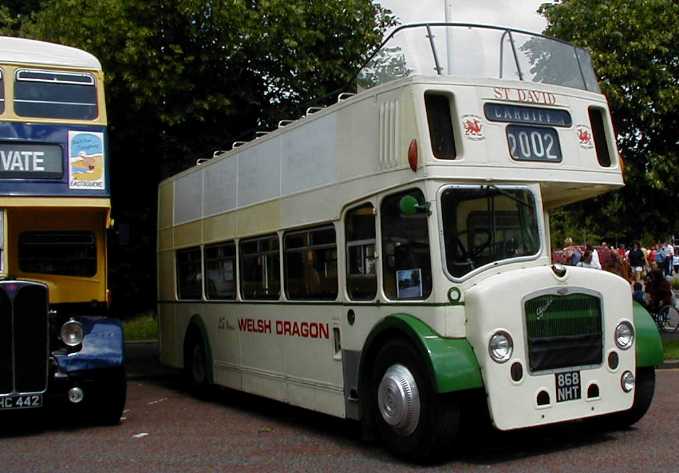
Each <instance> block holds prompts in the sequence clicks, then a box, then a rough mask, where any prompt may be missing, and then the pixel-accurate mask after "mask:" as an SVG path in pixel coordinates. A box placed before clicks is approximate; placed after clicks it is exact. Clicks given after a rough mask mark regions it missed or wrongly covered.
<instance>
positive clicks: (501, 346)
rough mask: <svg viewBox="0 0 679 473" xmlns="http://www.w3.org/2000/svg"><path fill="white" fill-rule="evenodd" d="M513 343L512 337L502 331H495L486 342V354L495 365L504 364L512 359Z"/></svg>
mask: <svg viewBox="0 0 679 473" xmlns="http://www.w3.org/2000/svg"><path fill="white" fill-rule="evenodd" d="M512 351H514V342H513V341H512V336H511V335H509V334H508V333H507V332H505V331H504V330H500V331H497V332H495V333H494V334H493V336H492V337H490V341H489V342H488V353H489V354H490V357H491V358H492V359H493V360H494V361H496V362H497V363H504V362H505V361H507V360H509V359H510V358H511V357H512Z"/></svg>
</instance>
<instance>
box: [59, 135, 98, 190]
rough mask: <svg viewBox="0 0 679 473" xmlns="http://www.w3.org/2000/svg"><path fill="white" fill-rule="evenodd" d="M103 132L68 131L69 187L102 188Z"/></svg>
mask: <svg viewBox="0 0 679 473" xmlns="http://www.w3.org/2000/svg"><path fill="white" fill-rule="evenodd" d="M104 159H105V157H104V134H103V133H101V132H93V131H69V132H68V187H69V189H82V190H104V189H105V186H106V184H105V182H106V181H105V179H106V176H105V171H104V169H105V166H104V164H105V162H104Z"/></svg>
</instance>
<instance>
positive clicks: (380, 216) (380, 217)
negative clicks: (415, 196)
mask: <svg viewBox="0 0 679 473" xmlns="http://www.w3.org/2000/svg"><path fill="white" fill-rule="evenodd" d="M413 191H418V192H420V193H421V194H422V196H423V197H424V200H425V202H426V199H427V191H426V188H424V187H419V186H417V185H415V186H413V185H409V186H406V187H403V188H399V189H392V190H391V191H390V192H389V193H386V194H383V195H381V196H380V198H379V201H378V206H377V215H376V220H375V224H376V230H377V233H376V235H375V237H376V239H377V240H378V241H379V247H378V249H377V250H378V251H379V253H378V258H379V259H381V261H380V262H379V266H380V271H381V277H378V294H379V295H380V297H383V298H384V300H385V301H388V302H389V303H397V304H404V303H405V304H418V303H419V304H421V303H423V302H426V301H428V300H430V299H431V298H432V297H433V296H434V293H435V291H434V289H435V282H434V281H435V279H434V265H433V259H432V249H433V248H435V246H434V245H433V244H432V243H433V242H432V239H433V236H434V234H433V233H432V231H431V230H432V229H431V221H430V218H429V217H431V216H428V217H427V225H426V228H427V241H428V244H429V271H430V277H431V287H430V288H429V292H428V293H427V294H426V296H424V297H419V298H404V299H399V298H392V297H389V295H388V294H387V292H386V291H385V288H384V284H385V277H384V276H385V270H384V265H385V264H386V261H387V259H386V258H387V256H386V254H385V248H384V221H385V220H384V212H383V210H382V206H383V205H384V201H385V200H386V199H388V198H390V197H392V196H395V195H399V194H403V195H404V194H407V193H408V192H413ZM413 269H415V268H413ZM396 284H398V282H397V281H396ZM423 293H424V292H423ZM396 295H397V296H398V290H397V294H396Z"/></svg>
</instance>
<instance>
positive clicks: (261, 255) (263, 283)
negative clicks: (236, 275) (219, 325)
mask: <svg viewBox="0 0 679 473" xmlns="http://www.w3.org/2000/svg"><path fill="white" fill-rule="evenodd" d="M239 247H240V261H241V264H240V281H241V288H240V289H241V297H243V299H261V300H277V299H278V298H279V296H280V294H281V278H280V253H279V246H278V235H271V236H268V237H263V238H256V239H253V240H243V241H241V242H240V244H239Z"/></svg>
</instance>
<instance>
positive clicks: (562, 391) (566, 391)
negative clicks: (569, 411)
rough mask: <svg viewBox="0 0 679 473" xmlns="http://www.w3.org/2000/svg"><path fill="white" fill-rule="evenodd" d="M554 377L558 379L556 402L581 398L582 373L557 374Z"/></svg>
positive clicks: (567, 372)
mask: <svg viewBox="0 0 679 473" xmlns="http://www.w3.org/2000/svg"><path fill="white" fill-rule="evenodd" d="M554 376H555V377H556V402H563V401H573V400H575V399H580V398H581V396H582V392H581V391H582V390H581V389H580V371H566V372H563V373H555V374H554Z"/></svg>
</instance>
